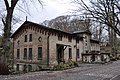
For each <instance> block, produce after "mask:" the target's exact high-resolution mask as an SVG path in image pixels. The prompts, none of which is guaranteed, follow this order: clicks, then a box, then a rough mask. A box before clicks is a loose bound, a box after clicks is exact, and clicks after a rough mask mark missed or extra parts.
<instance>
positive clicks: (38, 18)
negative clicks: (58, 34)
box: [28, 0, 74, 22]
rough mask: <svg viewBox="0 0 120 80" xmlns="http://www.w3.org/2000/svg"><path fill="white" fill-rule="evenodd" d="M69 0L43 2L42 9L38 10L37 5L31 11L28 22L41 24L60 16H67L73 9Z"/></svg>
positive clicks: (47, 0) (45, 0)
mask: <svg viewBox="0 0 120 80" xmlns="http://www.w3.org/2000/svg"><path fill="white" fill-rule="evenodd" d="M70 1H71V0H44V1H43V8H40V6H39V3H37V5H38V6H39V7H37V9H36V8H35V9H31V10H30V11H31V16H29V17H28V20H29V19H30V20H31V21H35V22H43V21H44V20H50V19H53V18H55V17H57V16H60V15H67V14H70V13H71V12H72V10H73V9H74V6H73V4H71V3H70Z"/></svg>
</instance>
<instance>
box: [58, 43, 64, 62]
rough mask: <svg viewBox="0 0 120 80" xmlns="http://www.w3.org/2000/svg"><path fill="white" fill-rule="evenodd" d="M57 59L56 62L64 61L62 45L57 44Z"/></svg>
mask: <svg viewBox="0 0 120 80" xmlns="http://www.w3.org/2000/svg"><path fill="white" fill-rule="evenodd" d="M57 61H58V64H59V63H61V62H63V63H64V45H61V44H57Z"/></svg>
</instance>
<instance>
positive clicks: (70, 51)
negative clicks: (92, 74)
mask: <svg viewBox="0 0 120 80" xmlns="http://www.w3.org/2000/svg"><path fill="white" fill-rule="evenodd" d="M69 59H72V48H69Z"/></svg>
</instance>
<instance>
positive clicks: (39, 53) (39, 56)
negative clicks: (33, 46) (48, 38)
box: [38, 47, 42, 60]
mask: <svg viewBox="0 0 120 80" xmlns="http://www.w3.org/2000/svg"><path fill="white" fill-rule="evenodd" d="M38 60H42V47H38Z"/></svg>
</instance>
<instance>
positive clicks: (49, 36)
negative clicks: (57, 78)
mask: <svg viewBox="0 0 120 80" xmlns="http://www.w3.org/2000/svg"><path fill="white" fill-rule="evenodd" d="M49 37H50V34H49V33H48V36H47V66H49Z"/></svg>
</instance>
